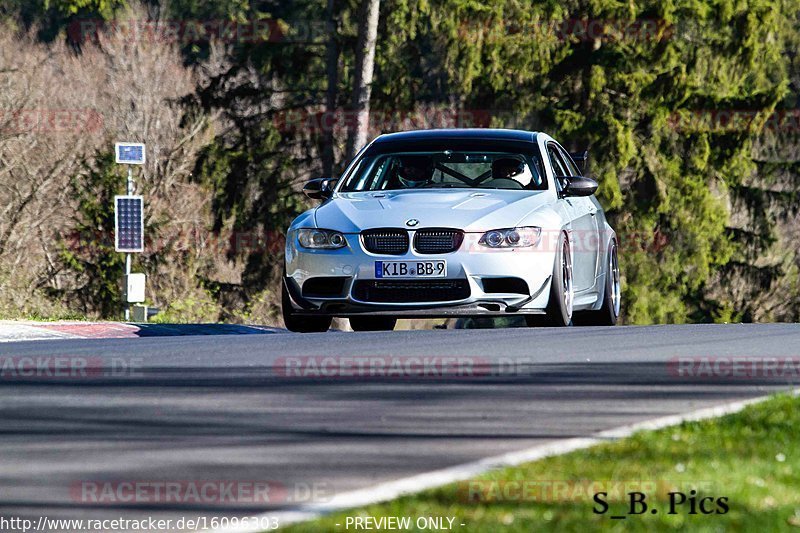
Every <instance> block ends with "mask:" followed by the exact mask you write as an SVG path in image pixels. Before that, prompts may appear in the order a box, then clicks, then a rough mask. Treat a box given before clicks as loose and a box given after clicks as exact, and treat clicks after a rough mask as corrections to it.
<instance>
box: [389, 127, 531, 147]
mask: <svg viewBox="0 0 800 533" xmlns="http://www.w3.org/2000/svg"><path fill="white" fill-rule="evenodd" d="M537 135H538V133H537V132H532V131H523V130H505V129H492V128H452V129H439V130H416V131H403V132H399V133H387V134H384V135H381V136H380V137H378V138H377V139H375V141H374V142H373V145H380V144H383V143H402V142H406V141H408V142H419V141H428V140H429V141H438V140H448V141H453V140H465V141H478V140H487V141H490V140H491V141H515V142H529V143H535V142H536V137H537Z"/></svg>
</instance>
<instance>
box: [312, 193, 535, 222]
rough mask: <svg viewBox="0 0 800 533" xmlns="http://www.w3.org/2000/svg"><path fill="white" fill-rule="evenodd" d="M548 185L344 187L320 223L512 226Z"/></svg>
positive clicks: (322, 211) (322, 210) (318, 217)
mask: <svg viewBox="0 0 800 533" xmlns="http://www.w3.org/2000/svg"><path fill="white" fill-rule="evenodd" d="M548 198H549V197H548V195H547V191H512V190H507V191H506V190H489V189H483V190H476V189H469V190H443V189H436V190H431V189H428V190H423V191H385V192H359V193H341V194H338V195H336V196H335V197H334V198H333V199H331V200H330V201H328V202H326V203H324V204H323V205H321V206H319V207H318V208H317V209H316V211H315V213H314V217H315V223H316V225H317V227H318V228H326V229H335V230H338V231H342V232H344V233H358V232H360V231H361V230H365V229H371V228H388V227H395V228H404V227H408V226H407V225H406V221H408V220H410V219H416V220H418V221H419V223H418V225H417V226H416V228H417V229H419V228H426V227H427V228H430V227H446V228H460V229H464V230H465V231H468V232H469V231H474V232H480V231H486V230H489V229H493V228H504V227H513V226H514V225H516V224H517V223H518V222H519V221H521V220H522V219H523V218H524V217H525V215H527V214H528V213H530V212H531V211H533V210H535V209H538V208H540V207H542V206H543V205H545V204H547V202H548Z"/></svg>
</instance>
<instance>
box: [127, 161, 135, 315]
mask: <svg viewBox="0 0 800 533" xmlns="http://www.w3.org/2000/svg"><path fill="white" fill-rule="evenodd" d="M132 194H133V170H132V169H131V167H130V165H128V196H130V195H132ZM130 274H131V254H130V253H126V254H125V283H128V276H130ZM127 291H128V289H127V287H126V288H125V292H127ZM127 300H128V299H127V298H126V299H125V322H130V320H131V304H129V303H128V301H127Z"/></svg>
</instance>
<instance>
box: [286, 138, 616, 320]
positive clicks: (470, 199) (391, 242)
mask: <svg viewBox="0 0 800 533" xmlns="http://www.w3.org/2000/svg"><path fill="white" fill-rule="evenodd" d="M576 159H578V161H581V160H585V154H584V156H583V157H581V158H577V157H576V158H573V157H572V156H571V155H570V154H568V153H567V152H566V151H565V150H564V149H563V148H562V147H561V145H559V144H558V143H557V142H556V141H555V140H554V139H553V138H552V137H550V136H549V135H546V134H544V133H532V132H527V131H516V130H492V129H461V130H459V129H450V130H427V131H414V132H406V133H393V134H387V135H381V136H380V137H378V138H376V139H375V140H374V141H372V142H371V143H370V144H369V145H368V146H366V147H365V148H364V149H363V150H361V152H360V153H359V154H358V155H357V156H356V158H355V159H354V160H353V161H352V162H351V163H350V164H349V166H348V167H347V169H346V170H345V172H344V174H343V175H342V176H341V178H339V179H338V180H337V179H325V178H322V179H316V180H312V181H311V182H309V183H308V184H306V186H305V188H304V189H303V190H304V192H305V193H306V194H307V195H308V196H310V197H311V198H314V199H318V200H322V204H321V205H319V206H318V207H315V208H313V209H310V210H308V211H306V212H305V213H303V214H301V215H300V216H299V217H297V218H296V219H295V220H294V222H293V223H292V225H291V227H290V228H289V231H288V232H287V236H286V257H285V275H284V277H283V286H282V292H283V294H282V304H283V319H284V322H285V324H286V327H287V328H288V329H289V330H291V331H297V332H314V331H326V330H327V329H328V328H329V327H330V325H331V320H332V319H333V317H347V318H349V321H350V325H351V326H352V328H353V329H354V330H356V331H371V330H390V329H393V328H394V326H395V323H396V321H397V318H398V317H407V318H422V317H456V316H462V317H463V316H468V317H478V316H489V317H502V316H514V315H520V316H523V317H525V320H526V322H527V324H528V325H552V326H567V325H571V324H573V318H574V319H575V321H574V322H575V323H576V324H595V325H613V324H616V322H617V317H618V315H619V311H620V270H619V264H618V261H617V238H616V235H615V233H614V230H613V229H612V228H611V226H609V224H608V222H607V220H606V217H605V214H604V212H603V208H602V207H600V204H599V203H598V201H597V199H596V198H595V197H594V192H595V191H596V190H597V182H596V181H594V180H592V179H590V178H587V177H584V176H582V172H581V170H580V169H579V166H578V165H577V164H576V163H575V160H576Z"/></svg>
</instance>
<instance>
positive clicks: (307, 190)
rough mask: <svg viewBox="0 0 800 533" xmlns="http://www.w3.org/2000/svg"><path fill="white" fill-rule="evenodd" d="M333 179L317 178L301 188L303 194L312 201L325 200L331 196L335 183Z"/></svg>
mask: <svg viewBox="0 0 800 533" xmlns="http://www.w3.org/2000/svg"><path fill="white" fill-rule="evenodd" d="M337 181H338V180H335V179H333V178H317V179H314V180H311V181H309V182H308V183H306V184H305V185H304V186H303V193H304V194H305V195H306V196H308V197H309V198H311V199H312V200H327V199H328V198H330V197H331V196H332V195H333V189H334V187H336V182H337Z"/></svg>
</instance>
